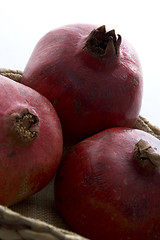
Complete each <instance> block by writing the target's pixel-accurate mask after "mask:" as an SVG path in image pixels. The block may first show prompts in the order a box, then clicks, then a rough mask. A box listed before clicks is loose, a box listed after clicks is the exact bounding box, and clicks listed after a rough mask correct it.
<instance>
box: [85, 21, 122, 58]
mask: <svg viewBox="0 0 160 240" xmlns="http://www.w3.org/2000/svg"><path fill="white" fill-rule="evenodd" d="M121 41H122V38H121V36H120V35H119V34H117V36H116V34H115V30H114V29H112V30H110V31H108V32H107V31H106V28H105V25H103V26H101V27H99V28H97V29H94V30H93V31H92V32H91V33H90V34H89V36H88V38H87V40H86V43H85V46H84V48H87V49H88V51H89V52H90V53H91V54H92V55H94V56H96V57H104V56H108V55H109V56H112V55H116V56H118V55H119V48H120V44H121Z"/></svg>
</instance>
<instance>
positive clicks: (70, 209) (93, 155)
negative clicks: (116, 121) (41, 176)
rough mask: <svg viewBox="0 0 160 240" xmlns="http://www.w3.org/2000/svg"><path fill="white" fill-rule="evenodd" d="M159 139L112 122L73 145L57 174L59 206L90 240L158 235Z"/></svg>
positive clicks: (75, 228) (150, 239)
mask: <svg viewBox="0 0 160 240" xmlns="http://www.w3.org/2000/svg"><path fill="white" fill-rule="evenodd" d="M159 154H160V141H159V140H158V139H157V138H155V137H153V136H152V135H150V134H148V133H146V132H143V131H141V130H137V129H129V128H128V129H126V128H112V129H108V130H105V131H102V132H100V133H98V134H96V135H94V136H92V137H90V138H87V139H86V140H84V141H82V142H80V143H79V144H77V145H75V146H74V147H72V148H71V149H70V150H69V151H68V153H66V155H65V156H64V158H63V159H62V162H61V165H60V167H59V169H58V173H57V175H56V180H55V201H56V206H57V208H58V210H59V212H60V214H61V216H62V217H63V218H64V220H65V221H66V222H67V223H68V225H70V227H71V228H72V230H73V231H75V232H77V233H79V234H81V235H83V236H84V237H88V238H89V239H92V240H97V239H100V240H104V239H112V240H117V239H119V240H128V239H130V240H142V239H148V240H155V239H159V238H160V205H159V202H160V188H159V184H160V168H159V166H160V155H159Z"/></svg>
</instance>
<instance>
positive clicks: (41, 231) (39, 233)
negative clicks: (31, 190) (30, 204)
mask: <svg viewBox="0 0 160 240" xmlns="http://www.w3.org/2000/svg"><path fill="white" fill-rule="evenodd" d="M0 239H2V240H28V239H30V240H32V239H33V240H42V239H43V240H44V239H45V240H87V239H86V238H83V237H81V236H79V235H78V234H76V233H73V232H71V231H67V230H64V229H61V228H57V227H55V226H52V225H50V224H47V223H45V222H43V221H40V220H38V219H32V218H29V217H24V216H22V215H21V214H19V213H16V212H14V211H12V210H11V209H9V208H8V207H5V206H0Z"/></svg>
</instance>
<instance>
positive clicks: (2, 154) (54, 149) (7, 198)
mask: <svg viewBox="0 0 160 240" xmlns="http://www.w3.org/2000/svg"><path fill="white" fill-rule="evenodd" d="M0 89H1V91H0V132H1V134H0V204H2V205H6V206H10V205H13V204H15V203H17V202H19V201H22V200H23V199H25V198H27V197H29V196H31V195H33V194H34V193H36V192H38V191H39V190H41V189H42V188H43V187H45V186H46V185H47V184H48V183H49V181H50V180H51V179H52V178H53V177H54V174H55V172H56V170H57V167H58V165H59V163H60V159H61V155H62V144H63V142H62V129H61V124H60V120H59V118H58V116H57V113H56V111H55V109H54V108H53V106H52V104H51V103H50V102H49V101H48V100H47V99H46V98H45V97H43V96H41V95H40V94H39V93H38V92H36V91H35V90H33V89H31V88H29V87H27V86H24V85H22V84H20V83H17V82H14V81H12V80H10V79H8V78H6V77H3V76H0Z"/></svg>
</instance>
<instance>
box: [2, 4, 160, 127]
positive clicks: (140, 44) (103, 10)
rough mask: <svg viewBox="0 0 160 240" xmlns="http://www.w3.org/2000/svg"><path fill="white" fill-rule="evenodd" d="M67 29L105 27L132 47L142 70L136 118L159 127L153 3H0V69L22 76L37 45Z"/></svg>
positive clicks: (157, 26)
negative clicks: (54, 32)
mask: <svg viewBox="0 0 160 240" xmlns="http://www.w3.org/2000/svg"><path fill="white" fill-rule="evenodd" d="M70 23H92V24H99V25H106V27H109V28H114V29H115V30H116V33H119V34H120V35H121V36H122V37H124V38H126V39H127V40H128V41H129V42H130V43H132V45H133V46H134V47H135V49H136V50H137V53H138V55H139V58H140V61H141V65H142V69H143V78H144V93H143V102H142V108H141V113H140V114H141V115H142V116H144V117H146V118H147V119H148V120H149V121H150V122H151V123H153V124H155V125H157V126H160V107H159V102H160V44H159V41H160V14H159V1H158V0H157V1H156V0H152V1H148V0H145V1H143V0H142V1H141V0H133V1H129V0H121V1H120V0H117V1H116V0H109V1H107V0H103V1H101V0H98V1H97V0H96V1H93V0H92V1H90V0H89V1H87V0H85V1H84V0H73V1H71V0H68V1H67V0H64V1H62V0H59V1H58V0H56V1H54V0H44V1H41V0H27V1H23V0H10V1H9V0H4V1H3V0H0V68H11V69H19V70H23V69H24V68H25V65H26V63H27V61H28V59H29V57H30V55H31V53H32V51H33V48H34V46H35V45H36V43H37V42H38V40H39V39H40V38H41V37H42V36H43V35H44V34H46V33H47V32H48V31H50V30H51V29H54V28H57V27H59V26H61V25H65V24H70Z"/></svg>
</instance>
